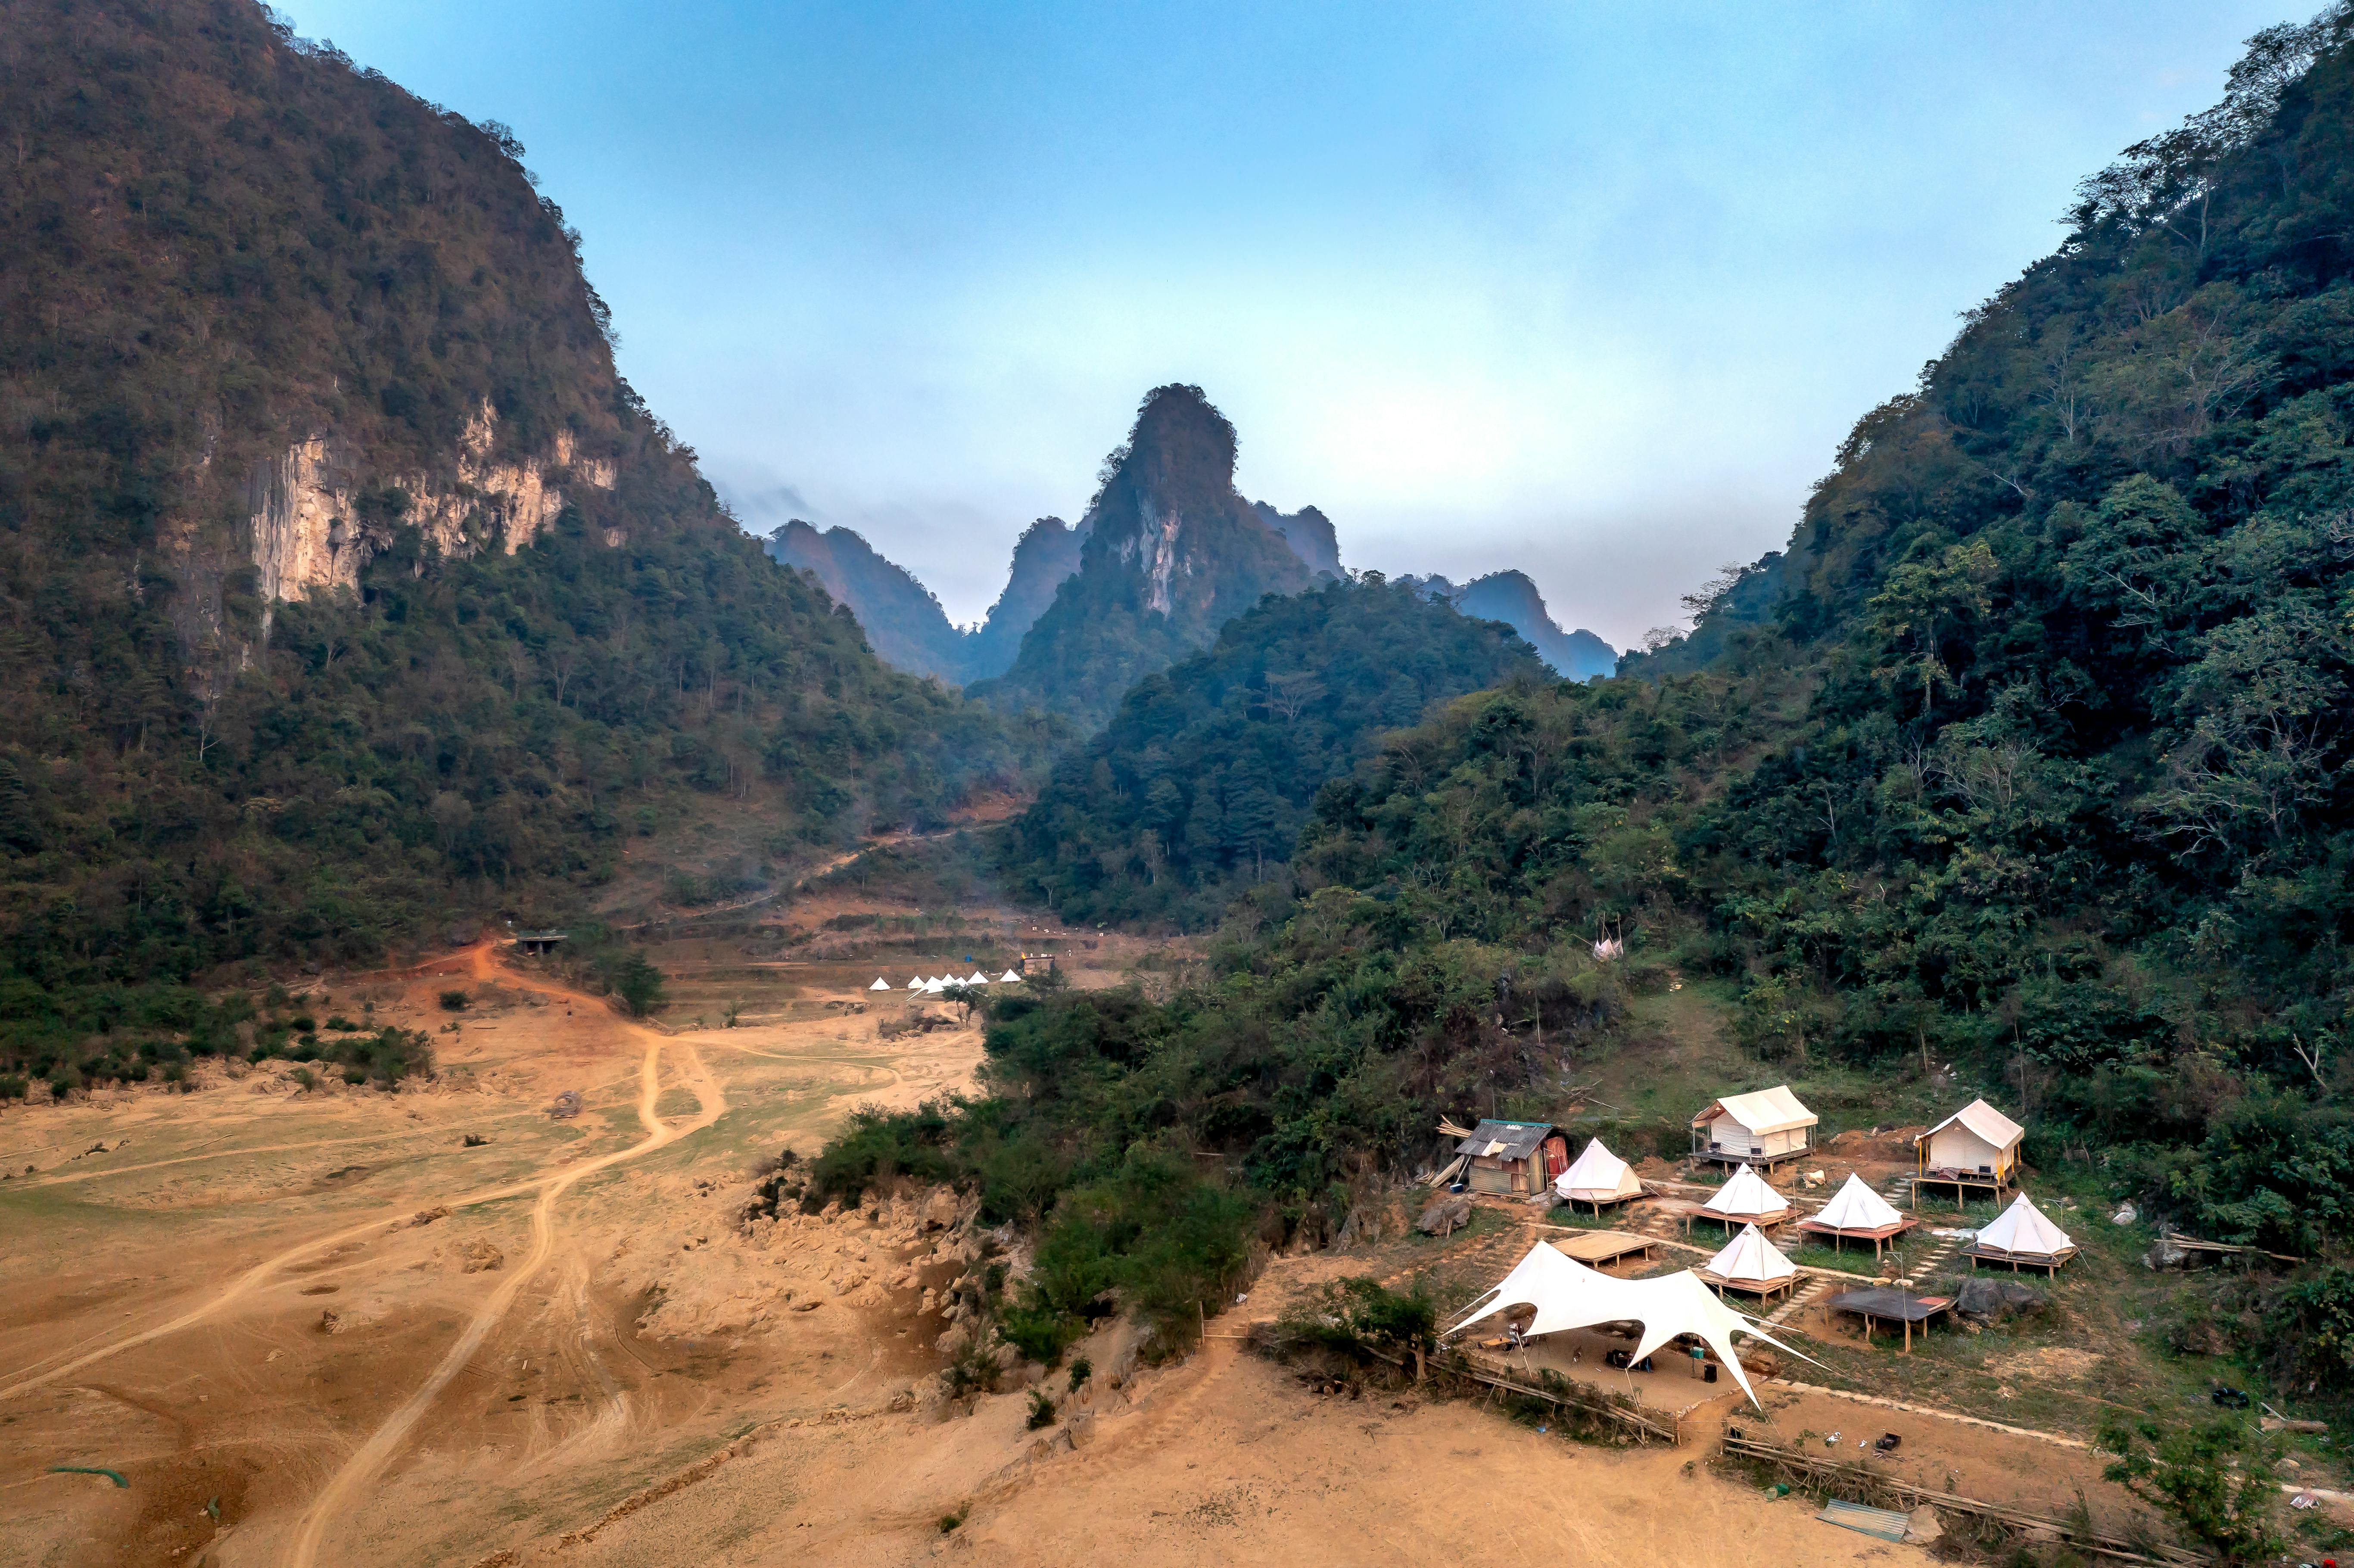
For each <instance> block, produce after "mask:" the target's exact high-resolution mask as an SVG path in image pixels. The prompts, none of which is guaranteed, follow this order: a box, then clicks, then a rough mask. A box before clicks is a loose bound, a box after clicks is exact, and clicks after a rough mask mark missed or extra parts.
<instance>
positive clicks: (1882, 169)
mask: <svg viewBox="0 0 2354 1568" xmlns="http://www.w3.org/2000/svg"><path fill="white" fill-rule="evenodd" d="M2309 8H2310V7H2309V6H2308V5H2299V6H2297V7H2296V8H2293V9H2284V8H2283V6H2282V5H2280V4H2279V3H2278V0H2265V3H2262V4H2243V3H2240V0H2202V3H2199V4H2178V3H2173V0H2142V3H2139V4H2132V5H2127V4H2110V3H2106V0H2083V3H2079V4H2072V5H2048V4H2039V5H2024V4H2020V5H2012V4H1981V5H1967V4H1953V3H1950V0H1948V3H1946V4H1935V5H1930V4H1919V5H1913V4H1876V5H1807V6H1799V5H1791V6H1782V7H1774V8H1767V7H1763V6H1752V7H1733V6H1724V5H1675V4H1651V5H1635V4H1625V5H1483V4H1477V3H1455V4H1447V5H1416V6H1402V5H1381V4H1375V3H1372V0H1355V3H1352V4H1345V5H1270V4H1234V5H1225V4H1199V5H1118V6H1105V5H1021V4H997V5H962V6H950V5H889V4H864V5H784V6H772V5H752V4H746V3H721V4H705V5H693V6H680V5H654V4H651V3H641V0H628V3H624V0H568V3H567V4H565V5H555V4H550V3H546V0H512V3H499V0H464V3H463V4H461V3H459V0H405V3H397V4H387V3H386V0H368V3H366V4H363V3H360V0H316V3H309V4H300V3H298V4H294V5H284V6H281V10H283V11H284V12H285V13H286V15H287V16H289V18H290V19H291V20H292V22H293V23H294V25H295V26H296V28H297V30H298V31H300V32H302V34H304V35H305V36H307V37H326V38H332V39H333V40H334V42H335V43H336V44H337V45H338V46H339V47H340V48H343V49H344V50H345V52H346V53H348V54H350V55H351V56H352V57H353V58H355V60H357V61H358V62H359V63H361V64H363V65H369V66H374V67H376V68H377V69H381V70H383V71H384V72H385V73H386V74H387V75H388V76H390V77H392V78H393V79H395V80H397V81H399V82H401V83H402V84H404V85H405V86H407V87H408V88H410V89H411V90H414V91H417V92H419V94H421V95H423V96H425V97H427V98H429V99H432V100H434V101H439V102H440V103H443V104H446V105H448V106H449V107H450V108H452V109H455V110H458V111H461V112H462V113H464V114H466V115H468V116H470V117H472V118H474V119H483V118H493V119H498V120H502V121H504V122H506V123H508V124H509V125H511V126H513V127H514V131H515V132H516V134H517V135H518V136H519V137H520V138H521V139H522V140H523V142H524V143H525V146H526V147H527V148H528V149H529V152H528V154H527V155H526V158H525V162H526V163H527V164H529V165H530V166H531V167H532V168H533V169H534V170H535V172H536V173H537V174H538V175H540V177H541V180H542V182H543V188H544V189H546V191H547V192H548V193H549V194H550V195H551V196H554V197H555V199H556V200H557V202H559V203H560V204H562V206H563V207H564V208H565V210H566V213H567V215H568V217H570V218H571V220H572V221H573V222H574V223H575V224H577V225H578V227H579V228H580V229H581V230H582V231H583V233H584V234H585V235H586V237H587V243H586V247H585V249H586V254H587V258H588V268H589V272H590V276H591V277H592V279H593V280H594V281H595V282H596V284H597V286H598V288H599V291H602V292H603V294H604V295H605V297H606V299H607V300H608V301H610V302H611V304H612V306H613V311H614V316H615V322H616V325H617V327H618V328H619V330H620V335H621V339H622V350H621V361H622V368H623V370H624V372H625V373H626V374H627V375H628V376H630V378H631V380H632V381H633V382H635V383H636V385H637V387H638V388H639V390H640V391H641V392H642V393H643V394H644V395H645V397H646V398H647V400H648V401H649V402H650V403H651V404H652V406H653V408H655V410H656V411H657V412H659V413H661V414H662V415H663V417H664V418H666V419H668V420H669V421H670V423H671V424H672V426H673V428H674V429H676V430H677V431H678V432H679V433H680V435H681V436H682V437H683V438H684V439H685V440H687V441H688V442H689V443H690V444H692V445H693V446H695V448H696V449H697V450H698V451H699V452H700V453H701V454H702V457H703V461H704V466H705V471H706V472H707V473H709V474H710V476H711V477H712V479H713V481H714V482H716V483H717V484H718V485H719V486H720V488H721V490H722V492H723V493H726V494H727V495H728V496H729V497H730V498H731V499H732V500H733V501H734V502H735V503H736V505H737V510H738V512H739V514H741V515H742V516H743V517H744V518H745V521H746V523H747V525H748V526H750V527H752V528H753V529H754V530H755V531H757V532H762V533H765V532H767V531H768V530H769V528H771V527H774V526H775V525H776V524H779V523H781V522H782V521H784V519H785V518H786V517H787V516H804V517H809V518H811V520H812V521H815V522H818V523H821V524H836V523H838V524H846V525H849V526H852V527H855V528H858V529H859V530H860V531H862V532H863V533H864V534H865V535H867V536H868V538H870V539H871V540H873V541H874V542H875V545H876V546H877V547H878V548H879V549H881V550H882V551H883V552H884V553H885V554H886V555H888V556H891V557H892V558H894V559H896V560H898V561H900V562H901V563H903V564H904V565H907V567H910V568H912V569H913V570H914V571H915V572H916V573H917V576H918V577H922V578H923V579H924V581H925V582H926V583H927V584H928V586H929V587H931V588H933V589H934V591H935V592H937V593H938V595H939V597H940V599H941V601H942V602H943V604H944V605H946V607H947V608H948V609H949V613H950V615H951V616H953V617H955V618H956V619H958V620H975V619H978V618H979V616H980V615H981V613H982V612H983V611H984V610H985V609H987V607H988V605H989V603H990V601H991V599H994V598H995V596H996V594H997V591H998V589H999V588H1001V587H1002V584H1003V580H1004V573H1005V565H1006V558H1007V556H1008V553H1009V552H1010V549H1011V547H1012V545H1013V539H1014V536H1015V535H1017V534H1019V533H1020V532H1021V530H1022V528H1023V526H1024V525H1025V524H1027V523H1028V522H1029V521H1030V519H1031V518H1033V517H1034V516H1037V515H1041V514H1049V513H1052V514H1059V515H1061V516H1064V517H1066V518H1076V516H1077V515H1078V513H1079V511H1080V509H1082V508H1083V507H1084V506H1085V505H1086V503H1087V496H1088V494H1089V493H1091V491H1092V490H1093V488H1094V480H1095V473H1096V469H1097V464H1098V463H1099V462H1100V461H1101V459H1102V456H1103V454H1104V452H1105V451H1106V450H1108V449H1109V448H1111V447H1112V446H1113V445H1115V444H1116V443H1117V442H1118V441H1119V440H1120V439H1121V438H1122V436H1124V435H1125V433H1126V431H1127V427H1128V423H1129V419H1130V418H1131V417H1132V415H1133V413H1134V409H1135V406H1136V403H1137V400H1138V398H1139V397H1140V396H1141V395H1142V394H1143V392H1144V391H1145V390H1146V389H1147V388H1149V387H1152V386H1155V385H1157V384H1159V383H1161V382H1166V381H1191V382H1197V383H1199V384H1200V385H1201V386H1202V387H1204V388H1205V389H1206V390H1207V391H1208V392H1209V394H1210V396H1211V397H1212V398H1213V399H1214V401H1215V402H1217V403H1218V404H1219V406H1220V407H1222V408H1224V409H1225V411H1226V413H1227V414H1228V415H1229V416H1230V417H1231V418H1233V419H1234V421H1235V424H1236V426H1237V427H1238V428H1239V429H1240V431H1241V435H1242V474H1241V481H1242V487H1243V490H1244V492H1245V493H1246V494H1248V495H1251V496H1253V497H1255V498H1260V499H1265V500H1268V501H1272V502H1275V503H1278V505H1280V506H1282V507H1284V508H1285V509H1287V510H1289V509H1291V508H1295V507H1298V506H1300V505H1302V504H1305V503H1310V502H1312V503H1316V504H1318V505H1320V506H1322V507H1323V508H1324V509H1325V511H1326V512H1328V513H1329V514H1331V516H1332V518H1333V520H1334V522H1335V523H1336V524H1338V526H1339V530H1340V536H1341V556H1342V559H1343V560H1344V561H1345V562H1346V563H1348V564H1349V565H1351V566H1355V567H1378V568H1380V569H1383V570H1385V571H1390V572H1399V571H1434V570H1435V571H1441V572H1445V573H1447V574H1448V575H1450V576H1453V577H1458V578H1460V577H1469V576H1474V575H1477V574H1478V573H1480V572H1483V571H1489V570H1494V569H1497V568H1500V567H1520V568H1521V569H1522V570H1524V571H1526V572H1528V573H1529V575H1530V576H1531V577H1534V578H1535V579H1536V581H1537V583H1538V586H1539V587H1540V588H1543V591H1544V593H1545V595H1546V597H1547V598H1548V599H1549V600H1550V601H1551V602H1552V605H1553V610H1554V613H1555V617H1556V619H1558V620H1562V621H1563V622H1564V624H1568V625H1585V626H1588V627H1591V628H1592V629H1594V630H1596V631H1599V632H1600V633H1602V635H1603V636H1605V637H1606V638H1608V639H1609V640H1610V641H1612V642H1613V643H1614V644H1617V645H1621V646H1624V645H1625V644H1627V643H1628V642H1631V641H1635V640H1636V639H1638V638H1639V637H1640V636H1641V634H1642V633H1643V631H1644V630H1646V629H1647V628H1649V627H1652V626H1656V625H1659V624H1662V623H1664V622H1668V621H1670V620H1674V619H1675V617H1676V615H1677V613H1678V611H1677V599H1678V596H1679V595H1680V594H1681V593H1682V592H1683V591H1684V590H1685V589H1687V588H1690V587H1692V586H1693V585H1695V584H1697V583H1698V582H1700V581H1701V580H1702V579H1703V578H1704V577H1707V576H1708V575H1709V574H1710V572H1711V571H1712V568H1713V567H1715V566H1716V565H1717V564H1718V563H1720V562H1722V561H1725V560H1730V559H1734V558H1741V559H1747V558H1752V557H1754V556H1756V555H1758V554H1759V553H1760V552H1762V551H1764V550H1766V549H1771V548H1775V547H1777V546H1780V545H1781V544H1782V543H1783V541H1784V540H1785V539H1787V536H1788V534H1789V530H1790V526H1791V524H1792V523H1793V522H1794V521H1795V520H1796V518H1797V513H1798V508H1799V506H1800V504H1801V503H1802V502H1803V500H1804V498H1805V495H1806V493H1807V489H1808V485H1809V484H1811V483H1812V482H1813V481H1814V480H1815V479H1816V478H1817V477H1818V476H1819V474H1820V473H1821V471H1823V469H1824V468H1825V466H1826V465H1827V464H1828V462H1829V456H1830V453H1831V450H1832V449H1833V448H1834V447H1835V446H1836V445H1837V444H1838V442H1839V440H1840V438H1841V437H1842V436H1844V435H1845V433H1846V432H1847V429H1848V428H1849V427H1850V425H1851V424H1853V422H1854V421H1855V419H1856V418H1857V417H1858V416H1859V415H1861V413H1863V412H1864V411H1865V410H1866V409H1868V408H1871V407H1872V406H1873V405H1874V404H1876V403H1878V402H1880V401H1881V400H1882V399H1883V398H1885V397H1889V396H1891V395H1892V394H1894V393H1896V392H1899V391H1902V390H1903V389H1905V388H1906V387H1908V386H1909V385H1910V384H1911V382H1912V380H1913V377H1914V375H1915V373H1916V372H1917V371H1918V369H1919V368H1920V366H1921V365H1922V363H1923V362H1924V361H1925V360H1927V359H1928V358H1930V357H1932V356H1933V355H1935V354H1936V353H1937V352H1938V351H1939V350H1940V349H1941V348H1942V347H1943V346H1944V345H1945V344H1946V342H1947V341H1948V340H1949V339H1950V338H1951V336H1952V335H1953V333H1954V331H1955V328H1956V321H1955V317H1956V313H1958V312H1960V311H1961V310H1963V309H1965V308H1967V306H1969V305H1970V304H1972V303H1974V302H1977V301H1978V300H1979V299H1981V298H1983V297H1984V296H1985V295H1986V294H1987V293H1988V292H1989V291H1992V290H1994V289H1995V288H1997V287H1999V286H2000V284H2001V283H2003V282H2004V281H2006V280H2008V279H2009V278H2011V277H2013V276H2015V275H2016V274H2017V273H2018V272H2019V270H2020V269H2021V268H2022V267H2024V266H2025V265H2026V264H2027V263H2028V262H2030V261H2031V260H2034V259H2035V258H2036V257H2037V256H2039V255H2041V254H2042V253H2043V252H2045V251H2046V250H2048V249H2051V247H2052V245H2053V244H2054V243H2055V242H2056V241H2057V240H2058V238H2060V234H2061V231H2060V229H2059V228H2058V227H2057V226H2056V225H2055V223H2054V222H2053V219H2054V218H2055V217H2056V216H2057V215H2058V214H2059V213H2060V212H2061V211H2062V209H2063V208H2064V207H2065V206H2066V204H2067V201H2068V197H2069V193H2070V191H2071V188H2072V187H2073V185H2074V184H2075V182H2076V181H2077V180H2078V179H2079V178H2081V177H2082V176H2083V175H2086V174H2089V173H2091V172H2092V171H2093V170H2094V169H2095V168H2097V167H2099V166H2100V165H2101V164H2105V163H2106V162H2107V161H2108V160H2109V159H2110V158H2111V157H2112V156H2114V155H2115V153H2116V152H2117V150H2118V149H2120V148H2121V147H2123V146H2124V145H2126V143H2130V142H2132V141H2134V140H2136V139H2137V138H2139V137H2141V136H2143V135H2146V134H2147V133H2148V132H2151V131H2154V130H2157V129H2159V128H2161V127H2163V126H2165V125H2168V124H2170V123H2172V122H2176V121H2179V119H2180V118H2181V117H2182V116H2183V115H2185V114H2187V113H2189V112H2190V111H2194V110H2197V109H2200V108H2203V107H2204V106H2206V105H2207V104H2209V103H2211V102H2212V101H2214V100H2215V99H2216V98H2217V97H2218V96H2219V95H2220V92H2221V84H2222V79H2223V73H2224V71H2225V70H2226V69H2228V68H2229V66H2230V65H2231V63H2232V60H2233V59H2234V58H2237V55H2238V52H2239V42H2240V40H2242V39H2243V38H2244V37H2246V36H2247V35H2248V34H2250V33H2252V32H2253V31H2255V30H2256V29H2257V28H2258V27H2260V26H2265V25H2268V24H2270V23H2272V22H2275V21H2282V20H2288V19H2292V18H2295V19H2300V20H2301V19H2303V17H2304V16H2305V15H2306V12H2307V10H2308V9H2309Z"/></svg>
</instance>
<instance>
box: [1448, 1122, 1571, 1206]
mask: <svg viewBox="0 0 2354 1568" xmlns="http://www.w3.org/2000/svg"><path fill="white" fill-rule="evenodd" d="M1455 1152H1456V1154H1457V1156H1458V1157H1459V1158H1460V1159H1461V1160H1462V1161H1463V1180H1464V1181H1465V1182H1466V1183H1467V1184H1468V1185H1469V1187H1470V1189H1471V1191H1473V1192H1512V1193H1522V1194H1525V1195H1527V1196H1530V1197H1534V1196H1536V1195H1537V1194H1539V1193H1541V1192H1543V1191H1544V1190H1545V1189H1546V1188H1547V1187H1548V1186H1550V1185H1551V1184H1552V1182H1553V1179H1554V1178H1555V1177H1557V1176H1559V1175H1561V1174H1562V1173H1563V1172H1564V1171H1567V1170H1568V1169H1569V1139H1565V1138H1564V1137H1563V1136H1562V1135H1561V1134H1560V1133H1557V1132H1555V1131H1554V1130H1553V1127H1552V1125H1551V1124H1550V1123H1547V1122H1542V1121H1483V1122H1481V1123H1480V1124H1479V1126H1477V1127H1475V1128H1472V1129H1471V1131H1470V1133H1469V1135H1468V1136H1467V1137H1465V1139H1463V1141H1462V1142H1460V1143H1458V1144H1457V1145H1456V1146H1455Z"/></svg>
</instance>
